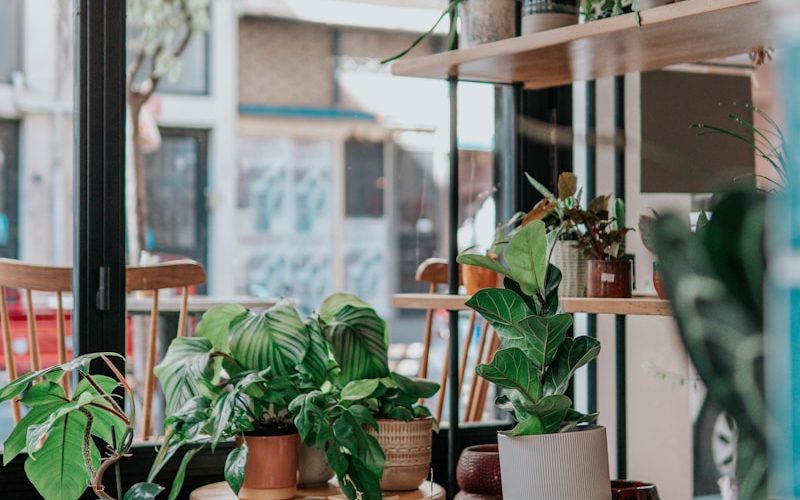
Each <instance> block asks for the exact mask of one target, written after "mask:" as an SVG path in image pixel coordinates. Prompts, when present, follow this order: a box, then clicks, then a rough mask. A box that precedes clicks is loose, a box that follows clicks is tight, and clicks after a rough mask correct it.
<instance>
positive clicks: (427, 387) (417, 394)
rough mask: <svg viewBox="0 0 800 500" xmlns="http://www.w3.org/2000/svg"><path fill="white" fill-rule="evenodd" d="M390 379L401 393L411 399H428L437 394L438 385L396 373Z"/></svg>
mask: <svg viewBox="0 0 800 500" xmlns="http://www.w3.org/2000/svg"><path fill="white" fill-rule="evenodd" d="M391 378H392V380H393V381H394V383H395V384H397V386H398V387H399V388H400V390H401V391H403V392H404V393H406V394H407V395H409V396H411V397H413V399H415V400H416V399H428V398H431V397H433V396H434V395H435V394H436V393H437V392H439V384H437V383H436V382H431V381H430V380H425V379H422V378H417V377H413V378H411V377H406V376H405V375H400V374H399V373H397V372H392V374H391Z"/></svg>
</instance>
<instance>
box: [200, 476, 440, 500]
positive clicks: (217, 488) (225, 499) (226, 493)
mask: <svg viewBox="0 0 800 500" xmlns="http://www.w3.org/2000/svg"><path fill="white" fill-rule="evenodd" d="M333 481H335V479H334V480H333ZM189 498H190V500H237V498H236V495H235V494H234V493H233V490H231V488H230V486H228V483H226V482H225V481H222V482H220V483H214V484H209V485H208V486H203V487H202V488H198V489H196V490H194V491H193V492H192V494H191V496H190V497H189ZM295 498H305V499H306V500H314V499H319V500H339V499H343V500H344V499H345V498H346V497H345V496H344V495H342V492H341V490H339V488H337V487H336V486H333V485H332V484H330V483H329V484H327V485H326V486H322V487H319V488H304V489H302V490H297V496H296V497H295ZM383 498H384V499H385V500H444V498H445V494H444V488H442V487H441V486H439V485H438V484H436V483H431V482H428V481H425V482H424V483H422V486H420V487H419V489H418V490H415V491H399V492H384V494H383Z"/></svg>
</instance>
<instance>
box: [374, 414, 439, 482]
mask: <svg viewBox="0 0 800 500" xmlns="http://www.w3.org/2000/svg"><path fill="white" fill-rule="evenodd" d="M378 427H379V429H380V432H377V433H376V432H375V430H374V429H372V428H371V427H370V428H368V429H367V432H369V433H370V434H372V435H373V436H375V438H376V439H377V440H378V443H379V444H380V445H381V448H382V449H383V453H384V454H385V455H386V464H385V466H384V469H383V478H382V479H381V490H382V491H409V490H416V489H417V488H419V486H420V485H421V484H422V482H423V481H425V479H426V478H427V477H428V476H429V475H430V468H431V440H432V435H433V419H430V418H419V419H415V420H411V421H409V422H403V421H402V420H390V419H378Z"/></svg>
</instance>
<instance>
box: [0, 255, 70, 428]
mask: <svg viewBox="0 0 800 500" xmlns="http://www.w3.org/2000/svg"><path fill="white" fill-rule="evenodd" d="M9 289H17V290H19V291H20V292H21V293H24V295H25V300H24V302H25V316H26V318H27V330H28V332H27V333H28V336H27V351H28V353H29V358H30V369H31V370H33V371H37V370H40V369H41V368H42V362H41V357H42V352H41V350H40V347H39V336H38V335H37V322H36V312H35V310H34V307H33V306H34V304H33V294H32V292H33V291H41V292H50V293H55V296H56V318H55V326H56V346H57V361H58V363H66V362H67V345H66V336H67V334H66V322H65V321H64V306H63V294H64V293H69V292H71V291H72V268H69V267H51V266H39V265H34V264H25V263H23V262H20V261H18V260H12V259H2V258H0V317H2V321H0V329H2V337H3V361H4V363H5V368H6V374H7V375H8V381H9V382H11V381H12V380H14V379H16V378H17V368H18V367H17V360H16V359H15V356H14V342H13V338H12V331H11V317H10V314H9V313H10V309H9V306H8V301H7V299H6V294H7V291H8V290H9ZM61 384H62V386H63V387H64V390H65V391H67V392H69V378H68V377H62V379H61ZM11 411H12V416H13V418H14V422H15V423H16V422H18V421H19V419H20V408H19V401H17V400H16V399H15V400H14V401H13V402H12V406H11Z"/></svg>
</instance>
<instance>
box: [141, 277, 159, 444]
mask: <svg viewBox="0 0 800 500" xmlns="http://www.w3.org/2000/svg"><path fill="white" fill-rule="evenodd" d="M153 294H154V295H153V310H152V312H151V316H150V331H149V338H148V339H147V364H146V366H145V373H144V400H143V402H142V414H143V415H144V417H143V425H142V428H143V429H142V440H143V441H147V440H148V439H149V438H150V423H151V420H152V413H153V393H154V392H155V388H156V387H155V377H154V376H153V370H154V369H155V365H156V343H157V342H158V290H154V291H153Z"/></svg>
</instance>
